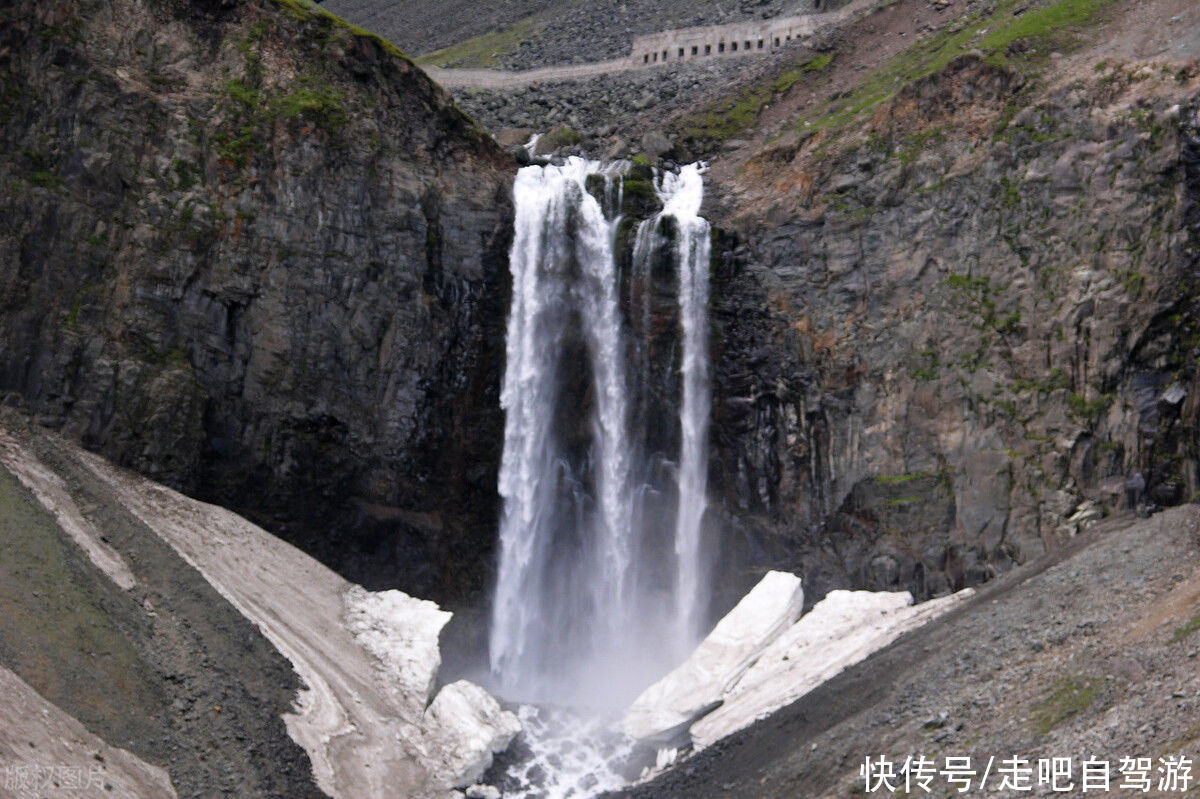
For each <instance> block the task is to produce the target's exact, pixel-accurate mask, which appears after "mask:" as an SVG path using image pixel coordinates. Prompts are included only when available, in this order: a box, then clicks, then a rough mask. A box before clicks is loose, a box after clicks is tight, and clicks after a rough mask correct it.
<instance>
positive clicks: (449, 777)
mask: <svg viewBox="0 0 1200 799" xmlns="http://www.w3.org/2000/svg"><path fill="white" fill-rule="evenodd" d="M425 722H426V724H425V726H426V729H427V730H428V731H429V734H430V739H431V741H432V742H434V743H435V744H436V746H435V747H431V760H432V761H433V762H432V763H431V765H432V767H433V770H434V774H435V775H436V776H437V777H438V778H439V779H440V780H441V782H442V783H443V784H446V785H449V786H451V787H454V788H465V787H467V786H469V785H472V784H474V783H477V782H479V780H480V778H482V777H483V775H484V772H486V771H487V770H488V769H489V768H490V767H491V765H492V755H494V754H496V753H498V752H503V751H504V750H505V749H507V748H508V745H509V743H511V742H512V739H513V738H514V737H516V735H517V733H519V732H520V731H521V722H520V721H519V720H518V719H517V717H516V716H515V715H513V714H512V713H510V712H508V711H507V710H504V709H503V708H501V707H500V703H499V702H497V701H496V700H495V698H494V697H492V695H491V694H489V693H488V692H487V691H485V690H483V689H482V688H480V687H479V686H478V685H476V684H475V683H472V682H467V681H466V680H459V681H458V682H453V683H450V684H449V685H447V686H445V687H444V688H442V690H441V691H438V695H437V698H435V699H434V700H433V703H432V704H430V706H429V709H428V710H426V711H425Z"/></svg>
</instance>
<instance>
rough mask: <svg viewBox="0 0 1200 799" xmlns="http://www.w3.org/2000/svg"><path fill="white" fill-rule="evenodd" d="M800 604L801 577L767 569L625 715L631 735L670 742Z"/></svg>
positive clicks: (715, 701) (717, 700)
mask: <svg viewBox="0 0 1200 799" xmlns="http://www.w3.org/2000/svg"><path fill="white" fill-rule="evenodd" d="M803 607H804V590H803V588H802V586H801V584H800V578H799V577H796V576H795V575H793V574H788V573H786V572H768V573H767V574H766V576H764V577H763V578H762V580H760V581H759V583H758V585H756V586H755V587H754V588H753V589H752V590H751V591H750V593H748V594H746V596H745V597H743V598H742V600H741V601H740V602H738V604H737V606H736V607H734V609H733V610H731V611H730V612H729V613H728V614H727V615H726V616H725V618H723V619H721V621H720V622H719V623H718V624H717V626H716V627H715V628H714V629H713V631H712V632H711V633H709V634H708V636H707V637H706V638H705V639H704V640H703V641H702V642H701V643H700V646H698V647H696V649H695V651H694V652H692V654H691V656H690V657H689V658H688V659H687V660H686V661H684V663H683V664H682V665H681V666H679V667H678V668H676V669H675V670H674V671H672V672H671V673H670V674H668V675H667V676H666V677H663V678H662V679H661V680H659V681H658V682H656V683H654V685H651V686H650V687H649V688H647V689H646V690H645V691H643V692H642V695H641V696H639V697H638V698H637V699H636V700H635V701H634V703H633V705H632V706H631V707H630V708H629V710H628V712H626V714H625V719H624V721H623V722H622V725H621V726H622V729H624V731H625V734H626V735H628V736H630V737H631V738H635V739H638V740H643V741H651V742H656V743H671V742H672V741H673V739H675V738H677V737H678V736H679V735H680V734H682V733H683V732H684V730H685V729H686V728H687V726H688V725H689V724H690V723H691V722H692V721H693V720H695V719H697V718H699V717H700V716H702V715H704V714H705V713H708V712H709V711H711V710H712V709H713V708H715V707H717V706H718V705H720V704H721V702H722V701H723V697H724V695H725V693H726V692H727V691H728V690H729V689H730V688H731V687H732V686H733V684H734V683H736V682H737V681H738V680H739V679H740V678H741V677H742V675H743V674H745V673H746V670H747V669H749V668H750V667H751V666H752V665H753V664H754V662H755V661H756V660H757V659H758V657H759V655H760V654H761V653H762V652H763V650H764V649H765V648H766V647H767V646H769V645H770V644H771V642H772V641H774V640H775V639H776V638H778V637H779V635H780V634H781V633H783V632H784V630H786V629H787V628H788V627H789V626H790V625H791V624H792V623H793V622H795V621H796V618H797V617H798V616H799V615H800V611H801V609H802V608H803Z"/></svg>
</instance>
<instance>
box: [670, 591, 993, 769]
mask: <svg viewBox="0 0 1200 799" xmlns="http://www.w3.org/2000/svg"><path fill="white" fill-rule="evenodd" d="M974 593H975V592H974V591H973V590H972V589H970V588H968V589H965V590H963V591H959V592H958V593H957V594H953V595H951V596H947V597H942V598H941V599H934V600H930V601H928V602H924V603H922V604H920V605H913V604H912V602H913V598H912V595H911V594H910V593H908V592H907V591H901V592H896V593H891V592H873V591H830V592H829V594H828V595H826V597H825V598H824V599H822V600H821V601H820V602H818V603H817V604H816V605H814V606H813V609H812V610H811V611H809V612H808V613H807V614H805V615H804V616H803V617H802V618H801V619H800V621H798V622H796V623H795V624H794V625H792V626H791V628H789V629H788V630H787V631H786V632H784V633H783V634H782V635H781V636H779V637H778V638H777V639H776V640H775V642H774V643H772V644H771V645H770V646H769V647H767V648H766V649H765V650H764V651H763V653H762V655H761V656H760V657H759V659H758V661H757V662H756V663H755V664H754V665H753V666H751V667H750V668H749V669H748V670H747V671H746V672H745V674H744V675H743V676H742V677H741V679H739V680H738V681H737V683H736V684H734V685H733V686H732V687H730V689H729V690H728V691H726V692H725V694H724V695H723V697H722V699H723V700H724V701H723V703H722V704H721V706H720V707H719V708H717V709H716V710H714V711H713V712H712V713H710V714H708V715H707V716H705V717H704V718H702V719H700V720H699V721H697V722H696V723H695V724H693V725H692V727H691V730H690V732H691V737H692V745H693V747H694V748H695V749H697V750H699V749H703V748H704V747H706V746H709V745H710V744H712V743H714V742H715V741H718V740H720V739H721V738H724V737H725V736H727V735H730V734H732V733H734V732H737V731H738V730H740V729H743V728H745V727H748V726H750V725H751V724H753V723H754V722H756V721H758V720H760V719H762V718H765V717H767V716H769V715H770V714H771V713H774V712H775V711H776V710H778V709H780V708H782V707H784V706H786V705H788V704H791V703H792V702H794V701H795V700H797V699H799V698H800V697H802V696H804V695H805V694H806V693H808V692H809V691H811V690H813V689H814V688H816V687H817V686H819V685H821V684H822V683H824V682H826V681H827V680H830V679H832V678H833V677H834V676H836V675H837V674H839V673H840V672H842V671H843V670H845V669H847V668H849V667H850V666H852V665H854V664H855V663H858V662H859V661H861V660H864V659H865V658H867V657H868V656H869V655H871V654H872V653H874V652H876V651H878V650H880V649H882V648H883V647H885V646H887V645H888V644H890V643H891V642H892V641H894V640H896V639H897V638H898V637H900V635H901V634H903V633H905V632H908V631H909V630H912V629H914V628H916V627H919V626H921V625H922V624H924V623H925V622H927V621H929V620H931V619H933V618H936V617H937V616H940V615H942V614H943V613H945V612H946V611H948V610H950V609H951V608H953V607H955V606H956V605H958V604H959V603H960V602H962V601H963V600H964V599H966V598H968V597H970V596H972V595H973V594H974Z"/></svg>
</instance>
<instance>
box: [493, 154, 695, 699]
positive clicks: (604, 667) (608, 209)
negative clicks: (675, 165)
mask: <svg viewBox="0 0 1200 799" xmlns="http://www.w3.org/2000/svg"><path fill="white" fill-rule="evenodd" d="M626 166H627V165H625V164H610V165H605V164H601V163H599V162H594V161H588V160H584V159H581V158H570V159H568V160H567V161H566V162H565V163H563V164H561V165H551V166H530V167H525V168H523V169H521V170H520V171H519V172H518V174H517V178H516V182H515V185H514V189H513V197H514V201H515V207H516V221H515V237H514V240H513V245H512V251H511V257H510V265H511V269H512V278H513V288H512V305H511V309H510V314H509V319H508V330H507V342H506V355H507V362H506V365H505V373H504V381H503V385H502V388H501V397H500V402H501V406H502V407H503V409H504V411H505V431H504V453H503V456H502V460H501V467H500V481H499V491H500V495H501V499H502V501H503V512H502V515H501V520H500V558H499V569H498V575H497V583H496V590H495V597H494V603H493V618H492V625H491V631H490V641H489V647H490V657H491V663H490V666H491V672H492V675H493V679H494V680H495V682H496V687H497V690H498V691H499V692H500V693H501V694H503V695H505V696H506V697H507V698H510V699H515V700H519V701H526V702H541V703H547V702H550V703H562V704H576V705H578V704H597V705H604V706H617V705H619V704H621V703H623V702H625V701H628V700H629V699H631V698H632V697H633V696H634V695H636V693H637V692H638V691H639V690H640V689H641V688H642V687H644V686H645V685H646V684H648V683H649V682H651V681H652V680H654V679H656V678H657V677H658V676H661V674H662V673H663V672H665V671H666V670H667V669H668V668H670V666H671V665H673V663H675V662H677V661H678V660H679V659H681V658H682V657H683V656H685V655H686V654H687V652H688V651H689V650H690V647H691V646H693V645H694V644H695V643H696V641H697V640H698V636H699V635H700V633H701V632H702V631H701V630H700V629H699V627H700V624H701V623H702V621H703V615H704V608H705V604H706V591H705V589H706V583H707V568H706V566H705V563H704V556H705V546H704V542H703V535H702V521H703V514H704V510H705V505H706V500H705V486H706V469H707V447H706V439H707V428H708V411H709V388H708V356H707V317H706V309H707V301H708V253H709V235H708V224H707V223H706V222H705V221H704V220H703V219H701V218H700V217H699V216H698V212H699V209H700V202H701V199H702V196H703V181H702V178H701V175H700V169H699V168H698V167H695V166H692V167H686V168H684V169H683V170H681V171H680V173H679V174H677V175H676V174H664V175H662V176H661V177H660V178H659V180H658V182H657V185H656V190H657V192H658V194H659V197H660V198H661V199H662V201H663V203H664V208H663V210H662V212H661V213H660V214H659V215H658V216H657V217H655V218H654V219H651V220H647V221H645V222H643V223H642V225H641V226H640V228H639V230H638V234H637V244H636V246H635V248H634V249H635V253H634V263H633V265H632V269H631V271H632V272H633V273H634V274H635V275H637V274H645V273H647V272H648V270H649V266H648V264H649V261H650V259H651V258H652V257H654V256H655V254H656V253H657V254H659V255H661V253H662V251H663V247H664V246H665V243H666V241H667V238H666V237H664V236H663V235H662V234H661V232H660V231H659V228H660V227H661V226H662V222H663V220H665V219H667V218H672V219H674V220H675V227H676V228H677V233H676V235H675V240H674V242H673V247H672V249H673V254H672V255H671V256H670V257H671V258H672V259H673V260H675V261H676V262H677V275H676V277H675V280H674V282H675V283H676V284H677V286H676V290H677V299H676V304H677V314H678V328H679V329H678V342H679V346H678V349H679V351H680V355H679V356H678V363H677V365H676V371H677V374H676V375H675V377H674V379H675V380H677V381H678V383H679V389H678V390H679V394H680V397H681V401H680V403H679V408H678V412H677V417H676V418H672V419H671V420H670V421H671V424H672V426H674V425H675V424H678V425H679V430H678V437H677V441H678V447H677V449H678V451H677V452H671V453H665V454H664V453H651V452H648V451H647V445H646V442H645V440H644V437H639V436H638V435H636V434H635V433H634V428H635V427H637V424H635V420H634V419H631V415H633V413H634V409H635V407H640V406H638V405H637V403H636V401H635V400H636V397H635V396H633V395H635V394H636V393H637V390H638V389H637V387H638V386H642V385H645V384H646V383H647V382H648V379H647V376H645V375H642V374H640V373H637V368H636V364H633V363H631V360H632V359H631V353H632V352H634V351H636V350H637V348H638V345H637V344H636V343H635V342H634V341H633V340H632V337H631V332H630V330H629V326H630V325H629V315H630V314H633V313H637V314H640V315H641V316H642V317H643V318H646V319H648V316H647V315H648V314H649V309H648V306H646V307H642V308H639V309H636V310H635V309H634V308H632V307H630V306H627V305H623V299H624V297H625V295H624V294H623V293H622V291H623V285H624V284H625V283H627V282H628V280H625V281H623V279H622V275H621V273H620V270H619V268H618V254H617V252H616V238H617V231H618V229H619V227H620V224H621V219H620V215H619V209H620V205H621V199H620V198H621V172H622V170H623V168H624V167H626ZM628 277H629V276H628V275H627V276H626V278H628ZM642 329H645V328H644V327H643V328H642ZM631 370H632V373H631ZM637 421H638V422H639V423H641V424H647V420H645V419H642V420H637ZM656 457H657V458H659V459H660V460H665V461H670V462H671V463H673V468H672V469H671V470H670V471H671V473H672V475H673V478H674V479H673V481H672V482H673V485H670V486H662V485H658V484H657V483H659V482H661V480H659V479H657V478H656V477H655V476H654V475H655V474H658V472H656V471H654V470H652V469H650V468H648V466H647V464H649V463H651V461H652V460H653V459H654V458H656ZM658 471H666V470H658ZM652 472H653V474H651V473H652ZM647 495H653V496H656V497H659V496H670V497H674V499H675V502H676V503H677V507H676V508H673V509H672V510H673V513H672V515H673V519H672V520H671V521H672V524H671V527H664V525H662V524H659V523H658V520H655V521H652V520H650V519H648V518H647V516H646V514H645V513H644V512H643V507H644V502H643V499H644V497H645V496H647ZM666 530H670V531H671V532H673V535H672V536H667V535H665V532H666ZM664 538H665V539H667V540H666V541H665V542H664ZM664 543H665V544H666V546H664Z"/></svg>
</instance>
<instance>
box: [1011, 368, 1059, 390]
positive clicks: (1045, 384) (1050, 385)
mask: <svg viewBox="0 0 1200 799" xmlns="http://www.w3.org/2000/svg"><path fill="white" fill-rule="evenodd" d="M1070 387H1071V378H1070V376H1069V375H1068V374H1067V373H1066V372H1064V371H1063V370H1062V369H1060V368H1058V367H1057V366H1056V367H1054V368H1053V369H1051V370H1050V374H1048V375H1046V376H1045V377H1043V378H1041V379H1033V380H1031V379H1029V378H1025V377H1018V378H1016V379H1014V380H1013V391H1015V392H1017V393H1018V394H1023V393H1025V392H1027V391H1036V392H1037V393H1038V394H1049V393H1051V392H1053V391H1057V390H1058V389H1060V388H1070Z"/></svg>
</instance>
